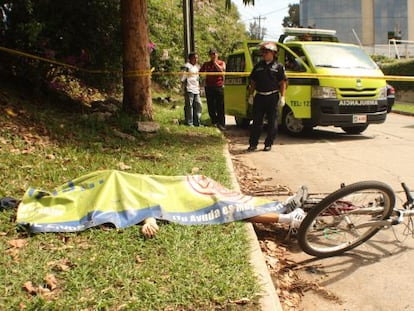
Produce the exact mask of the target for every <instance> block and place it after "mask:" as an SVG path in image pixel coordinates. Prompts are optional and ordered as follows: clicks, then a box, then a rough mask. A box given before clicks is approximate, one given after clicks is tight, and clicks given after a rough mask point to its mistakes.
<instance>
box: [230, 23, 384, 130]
mask: <svg viewBox="0 0 414 311" xmlns="http://www.w3.org/2000/svg"><path fill="white" fill-rule="evenodd" d="M279 41H282V42H275V43H276V44H277V46H278V54H277V57H278V61H279V62H280V63H282V64H283V65H284V66H285V69H286V74H287V76H288V78H289V81H288V88H287V91H286V96H285V97H286V105H285V107H284V108H283V110H282V111H279V118H278V123H279V126H281V127H282V128H283V129H284V130H285V131H286V132H287V133H289V134H291V135H294V136H295V135H300V134H303V133H305V132H307V131H310V130H312V129H313V128H314V127H316V126H336V127H340V128H342V129H343V130H344V131H345V132H346V133H348V134H359V133H362V132H363V131H365V130H366V129H367V127H368V125H369V124H375V123H383V122H385V120H386V117H387V89H386V81H385V79H384V74H383V73H382V71H381V70H380V69H379V67H378V66H377V64H376V63H375V62H374V61H373V60H372V59H371V58H370V57H369V56H368V55H367V54H366V53H365V52H364V50H363V49H362V48H360V47H359V46H357V45H354V44H346V43H340V42H337V41H338V40H337V38H336V36H335V32H334V31H332V30H321V29H308V28H294V29H291V28H287V29H285V33H284V34H283V35H282V36H281V39H280V40H279ZM259 44H260V41H257V40H256V41H255V40H251V41H245V42H243V43H242V44H241V47H240V48H239V49H237V50H235V51H234V52H232V53H231V54H229V56H228V58H227V62H226V65H227V68H226V71H227V74H226V81H225V88H224V100H225V109H226V114H227V115H232V116H234V117H235V121H236V124H237V125H239V126H248V125H249V124H250V121H251V120H252V111H251V110H252V107H251V106H250V105H249V104H248V100H247V99H248V89H247V87H248V83H249V81H248V76H249V73H250V72H251V70H252V68H253V66H254V65H255V64H256V63H257V62H259V61H260V59H261V55H260V50H259V48H258V45H259Z"/></svg>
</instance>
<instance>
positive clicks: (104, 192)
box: [16, 170, 284, 232]
mask: <svg viewBox="0 0 414 311" xmlns="http://www.w3.org/2000/svg"><path fill="white" fill-rule="evenodd" d="M269 212H277V213H282V212H284V206H283V205H282V204H281V203H280V202H275V201H270V200H266V199H263V198H257V197H252V196H246V195H243V194H242V193H240V192H238V191H234V190H230V189H227V188H225V187H223V186H222V185H220V184H219V183H217V182H216V181H214V180H212V179H210V178H208V177H205V176H203V175H187V176H160V175H142V174H132V173H126V172H122V171H117V170H105V171H97V172H93V173H90V174H88V175H85V176H82V177H79V178H77V179H75V180H73V181H70V182H68V183H66V184H64V185H62V186H60V187H58V188H56V189H55V190H54V191H52V192H47V191H44V190H40V189H35V188H29V189H28V190H27V191H26V193H25V194H24V196H23V199H22V202H21V203H20V205H19V207H18V210H17V219H16V221H17V223H19V224H22V225H26V226H28V227H29V229H30V230H31V231H33V232H70V231H82V230H85V229H87V228H90V227H94V226H98V225H101V224H113V225H114V226H116V227H117V228H125V227H128V226H131V225H135V224H138V223H140V222H142V221H143V220H144V219H145V218H148V217H154V218H156V219H160V220H166V221H170V222H175V223H179V224H184V225H201V224H220V223H227V222H232V221H237V220H242V219H246V218H250V217H253V216H257V215H261V214H265V213H269Z"/></svg>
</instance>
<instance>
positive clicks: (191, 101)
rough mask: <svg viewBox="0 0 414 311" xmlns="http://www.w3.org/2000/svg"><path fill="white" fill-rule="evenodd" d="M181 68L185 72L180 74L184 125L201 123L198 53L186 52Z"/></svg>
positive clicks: (198, 124)
mask: <svg viewBox="0 0 414 311" xmlns="http://www.w3.org/2000/svg"><path fill="white" fill-rule="evenodd" d="M183 70H184V71H185V72H186V74H183V75H182V76H181V82H182V83H183V89H184V101H185V104H184V118H185V123H186V125H189V126H200V125H201V112H202V106H201V99H200V76H199V74H198V73H199V70H200V65H199V64H198V55H197V53H195V52H191V53H189V54H188V62H187V63H185V65H184V67H183Z"/></svg>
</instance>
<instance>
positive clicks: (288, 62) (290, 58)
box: [285, 51, 306, 72]
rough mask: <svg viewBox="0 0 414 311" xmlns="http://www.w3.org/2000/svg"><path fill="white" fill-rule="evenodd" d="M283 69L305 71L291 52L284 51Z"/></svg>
mask: <svg viewBox="0 0 414 311" xmlns="http://www.w3.org/2000/svg"><path fill="white" fill-rule="evenodd" d="M285 69H286V71H296V72H303V71H306V70H305V68H304V67H303V64H302V63H301V62H300V61H299V60H298V58H296V57H295V56H294V55H293V54H291V53H289V52H288V51H286V53H285Z"/></svg>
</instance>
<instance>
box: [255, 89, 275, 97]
mask: <svg viewBox="0 0 414 311" xmlns="http://www.w3.org/2000/svg"><path fill="white" fill-rule="evenodd" d="M277 92H279V90H274V91H269V92H257V91H256V94H259V95H265V96H267V95H272V94H275V93H277Z"/></svg>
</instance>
